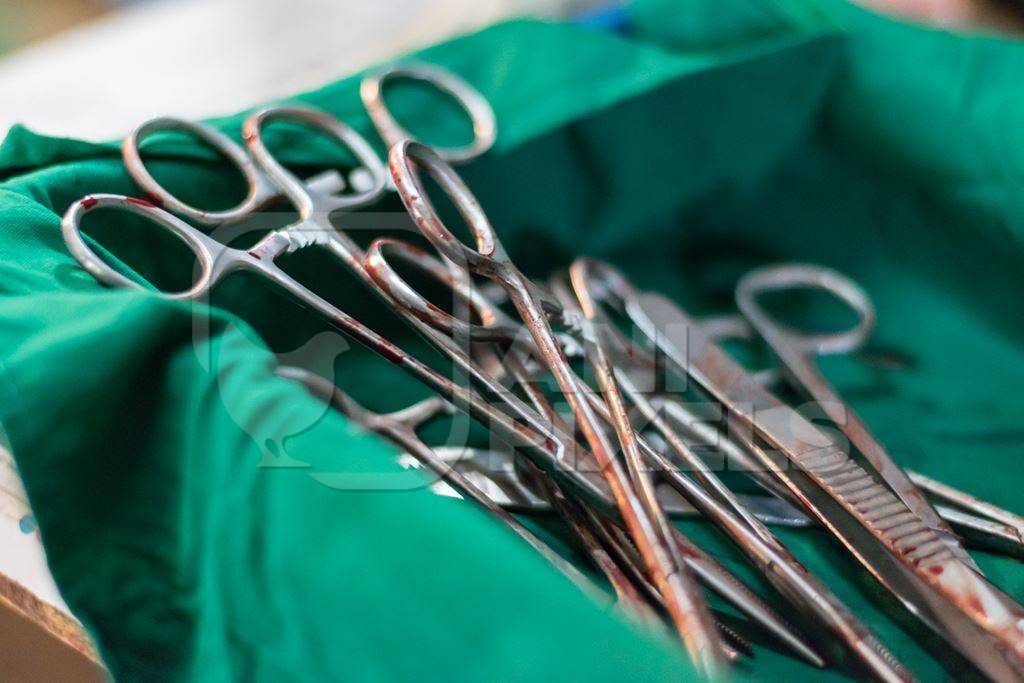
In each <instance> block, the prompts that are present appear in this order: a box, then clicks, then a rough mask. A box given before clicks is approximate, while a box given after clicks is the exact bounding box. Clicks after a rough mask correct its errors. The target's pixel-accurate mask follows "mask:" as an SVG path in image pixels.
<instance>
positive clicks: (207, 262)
mask: <svg viewBox="0 0 1024 683" xmlns="http://www.w3.org/2000/svg"><path fill="white" fill-rule="evenodd" d="M102 208H112V209H118V210H121V211H127V212H129V213H133V214H136V215H138V216H142V217H143V218H146V219H148V220H150V221H152V222H154V223H156V224H157V225H159V226H160V227H161V228H163V229H165V230H168V231H170V232H171V234H173V235H174V236H175V237H177V238H178V239H180V240H181V241H182V242H183V243H184V244H185V246H187V247H188V248H189V250H190V251H191V252H192V253H193V254H194V255H195V258H196V262H197V263H198V264H199V274H198V276H197V277H196V280H195V281H194V282H193V284H192V287H191V288H189V289H188V290H187V291H184V292H158V294H159V295H160V296H162V297H164V298H166V299H174V300H177V299H194V298H197V297H199V296H201V295H202V294H204V293H205V292H206V291H208V290H209V288H210V286H211V285H212V283H213V280H214V270H215V265H216V261H217V252H216V250H215V249H214V247H220V245H219V244H216V243H214V242H213V241H212V240H210V239H209V238H208V237H206V235H203V234H202V233H201V232H199V231H198V230H196V229H195V228H193V227H192V226H190V225H188V224H187V223H185V222H184V221H182V220H181V219H180V218H178V217H177V216H174V215H173V214H171V213H168V212H167V211H164V210H163V209H161V208H159V207H157V206H155V205H153V204H151V203H149V202H148V201H146V200H142V199H136V198H135V197H125V196H124V195H116V194H95V195H89V196H87V197H83V198H82V199H79V200H78V201H76V202H74V203H73V204H72V205H71V206H70V207H68V210H67V211H66V212H65V213H64V217H63V219H62V220H61V233H62V234H63V237H64V244H66V245H67V248H68V251H69V252H71V255H72V256H74V257H75V260H76V261H78V263H79V264H81V266H82V267H83V268H85V270H86V271H87V272H88V273H89V274H90V275H92V276H93V277H94V278H96V280H97V281H99V282H101V283H102V284H105V285H107V286H110V287H118V288H123V289H141V290H144V291H148V290H146V289H145V288H144V287H143V286H142V285H140V284H139V283H138V282H135V281H134V280H131V279H130V278H128V277H126V276H124V275H122V274H121V273H119V272H117V271H116V270H115V269H114V268H112V267H111V266H110V265H108V264H107V263H106V261H104V260H103V259H102V258H100V257H99V256H98V255H97V254H96V252H94V251H93V250H92V249H91V248H90V247H89V245H88V244H86V242H85V238H84V237H83V236H82V228H81V221H82V218H83V217H84V216H85V215H86V214H88V213H90V212H92V211H95V210H97V209H102Z"/></svg>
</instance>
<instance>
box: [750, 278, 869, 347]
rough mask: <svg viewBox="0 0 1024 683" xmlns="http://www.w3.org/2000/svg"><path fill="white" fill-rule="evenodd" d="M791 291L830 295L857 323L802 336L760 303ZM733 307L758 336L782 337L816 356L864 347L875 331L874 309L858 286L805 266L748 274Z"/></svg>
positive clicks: (805, 333) (844, 279)
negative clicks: (763, 298) (771, 294)
mask: <svg viewBox="0 0 1024 683" xmlns="http://www.w3.org/2000/svg"><path fill="white" fill-rule="evenodd" d="M794 289H810V290H820V291H824V292H826V293H828V294H831V295H832V296H834V297H836V298H837V299H839V300H840V301H842V302H843V303H845V304H846V305H847V306H849V307H850V308H851V309H852V310H853V311H854V313H856V314H857V318H858V320H857V322H856V323H855V324H854V325H853V326H852V327H850V328H849V329H846V330H841V331H839V332H823V333H810V332H805V331H803V330H800V329H797V328H794V327H792V326H790V325H786V324H785V323H782V322H780V321H778V320H776V319H775V318H774V317H773V316H772V315H771V314H770V313H768V312H767V311H766V310H765V309H764V307H763V306H762V305H761V303H760V301H759V297H760V296H762V295H763V294H766V293H768V292H780V291H787V290H794ZM736 303H737V305H738V306H739V309H740V311H741V312H742V313H743V315H744V316H746V318H747V319H748V320H749V321H750V323H751V325H753V326H754V328H755V329H757V331H758V332H759V333H760V334H761V336H763V337H765V338H768V337H770V336H774V337H778V336H780V335H781V336H783V337H785V343H787V344H790V345H793V346H797V347H800V348H801V349H802V350H804V351H807V352H812V353H816V354H819V355H829V354H839V353H848V352H850V351H854V350H856V349H858V348H860V347H861V346H863V345H864V342H866V341H867V339H868V337H870V336H871V333H872V331H873V330H874V328H875V307H874V305H872V303H871V299H870V298H869V297H868V295H867V293H865V292H864V290H863V289H861V288H860V286H859V285H857V283H855V282H854V281H853V280H851V279H850V278H848V277H846V276H845V275H843V274H842V273H839V272H837V271H835V270H832V269H831V268H825V267H822V266H815V265H811V264H806V263H783V264H778V265H772V266H766V267H764V268H758V269H756V270H753V271H751V272H750V273H748V274H747V275H745V276H744V277H743V278H741V279H740V281H739V284H738V285H737V286H736Z"/></svg>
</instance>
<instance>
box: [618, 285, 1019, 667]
mask: <svg viewBox="0 0 1024 683" xmlns="http://www.w3.org/2000/svg"><path fill="white" fill-rule="evenodd" d="M624 310H625V313H626V315H627V316H628V317H629V318H630V319H631V320H632V321H633V323H634V324H635V325H637V327H638V328H640V329H641V330H642V331H643V332H644V333H645V334H646V335H647V337H648V339H649V340H650V342H651V343H653V344H654V345H655V347H656V348H657V349H658V350H659V351H660V352H661V353H662V354H664V358H665V360H666V362H667V363H668V365H669V366H671V367H672V369H673V370H674V371H675V372H677V373H678V374H680V376H683V377H689V378H691V379H692V380H693V381H694V382H695V383H696V385H697V386H698V387H699V388H700V389H701V390H702V391H704V392H705V393H706V394H708V395H710V396H711V397H712V398H713V399H714V400H715V401H716V402H717V403H718V404H720V405H721V406H722V407H723V408H724V409H725V411H726V412H727V414H728V415H729V417H730V420H731V421H732V424H733V425H734V426H736V427H737V428H738V429H736V430H734V431H733V433H732V436H733V437H734V438H735V439H737V440H739V441H741V442H742V443H743V444H744V446H745V448H746V449H747V450H748V451H749V452H750V453H752V454H753V455H755V456H756V457H757V458H758V459H759V460H760V461H761V462H762V464H763V465H764V466H765V468H766V469H768V470H770V471H771V472H772V473H773V474H774V475H775V476H776V477H777V478H778V479H779V480H780V481H782V482H783V483H784V484H785V486H786V487H787V488H788V489H789V490H790V492H791V494H792V496H793V497H794V498H795V499H797V500H799V501H800V502H801V503H802V504H803V506H804V507H805V508H806V509H807V510H808V511H809V512H811V513H812V514H813V515H814V516H815V517H816V518H817V519H818V521H819V522H821V524H823V525H824V526H825V527H826V528H827V529H828V530H829V531H830V532H831V533H832V534H833V535H834V536H835V537H836V538H837V539H838V540H839V541H840V542H841V543H842V544H843V545H844V547H846V549H847V550H848V551H849V552H850V553H851V554H852V555H853V556H854V557H855V558H856V559H857V560H858V561H859V562H861V564H862V565H863V566H864V567H865V568H866V569H867V570H868V571H869V572H871V573H872V574H873V575H874V576H875V577H876V578H877V579H878V580H879V581H880V582H881V584H882V585H883V586H885V587H886V588H887V589H889V590H890V591H891V592H892V593H893V594H894V595H895V596H896V597H897V598H898V599H899V600H900V601H901V602H902V603H903V605H904V606H905V607H906V608H907V609H908V610H909V611H910V612H911V613H913V614H914V615H915V616H917V617H918V618H919V619H920V620H921V621H922V622H923V623H925V624H926V625H928V626H929V627H930V628H932V629H933V630H934V631H935V632H936V633H938V634H939V635H940V636H942V637H944V638H946V639H947V640H948V641H949V642H950V643H952V644H953V645H954V646H955V649H956V652H958V653H960V654H962V655H963V656H964V657H966V658H967V659H968V660H969V661H970V662H971V663H972V664H973V665H974V666H976V667H977V668H978V669H979V670H980V671H982V672H984V673H985V674H986V675H988V676H989V677H991V678H993V679H995V680H1016V681H1019V680H1024V659H1022V657H1024V609H1022V608H1021V607H1020V606H1019V605H1018V604H1017V603H1016V602H1015V601H1014V600H1013V599H1012V598H1010V597H1009V596H1007V595H1006V594H1005V593H1003V592H1002V591H1000V590H999V589H998V588H996V587H995V586H993V585H991V584H990V583H988V582H987V581H986V580H985V579H984V578H982V577H981V576H979V575H978V574H977V573H975V572H974V571H973V570H972V569H970V568H969V567H968V566H967V565H965V564H963V563H962V562H960V561H959V560H958V559H957V558H956V556H955V555H953V553H952V551H951V550H949V548H948V546H947V545H946V543H945V542H944V541H943V540H942V539H941V538H940V537H938V536H937V535H936V534H935V533H934V532H933V531H932V530H931V528H930V527H929V526H927V525H926V524H925V523H924V522H923V521H921V519H920V518H918V517H917V515H915V514H914V513H913V512H912V511H911V510H910V509H909V508H907V507H906V505H905V504H904V503H903V502H902V501H901V500H900V499H899V498H898V497H897V496H896V495H895V494H894V493H893V492H892V491H891V490H889V489H888V488H887V487H886V486H885V485H884V484H882V483H880V482H878V481H877V480H876V479H875V477H874V475H872V474H871V473H870V472H868V471H866V470H865V469H864V468H863V467H862V466H861V465H860V464H859V463H858V462H857V461H855V460H854V459H852V458H851V457H850V455H849V453H847V452H846V451H845V450H844V449H842V448H840V447H838V446H837V445H836V444H835V442H833V441H832V440H831V439H830V438H829V437H828V436H827V435H826V434H824V433H823V432H821V431H820V430H819V429H818V428H817V427H816V426H815V425H813V424H812V423H811V422H810V421H808V420H807V419H806V418H805V417H803V416H802V415H800V414H799V413H798V412H797V411H795V410H794V409H792V408H791V407H789V406H788V405H786V404H785V403H784V402H783V401H782V400H781V399H779V398H778V397H777V396H775V395H774V394H772V393H771V392H769V391H768V390H767V389H765V388H764V386H763V385H762V384H761V383H760V382H758V381H757V380H756V379H755V378H753V377H752V376H751V374H750V373H748V372H747V371H746V370H744V369H743V368H742V367H741V366H740V365H739V364H737V363H736V362H735V361H734V360H733V359H732V358H731V357H729V356H728V354H726V353H725V352H724V351H723V350H722V349H721V348H720V347H718V346H717V345H716V344H715V343H714V342H713V340H711V339H709V338H708V337H707V335H706V334H704V333H703V332H702V330H701V329H700V327H699V325H697V324H695V323H694V321H693V320H692V319H691V318H690V317H689V316H688V315H686V314H685V313H684V312H683V311H682V310H681V309H679V307H678V306H676V305H675V304H674V303H673V302H671V301H669V300H668V299H667V298H665V297H663V296H660V295H658V294H654V293H640V294H638V295H637V296H636V298H633V299H631V300H630V301H628V302H626V303H625V305H624ZM655 320H657V321H658V322H657V323H655ZM765 449H770V450H771V451H772V452H773V453H777V454H781V455H782V456H784V460H785V462H786V463H789V464H791V465H792V467H785V466H780V464H779V463H776V462H775V460H774V455H772V454H769V453H768V452H767V451H766V450H765Z"/></svg>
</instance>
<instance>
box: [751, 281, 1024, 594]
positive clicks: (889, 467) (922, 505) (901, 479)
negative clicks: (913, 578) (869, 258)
mask: <svg viewBox="0 0 1024 683" xmlns="http://www.w3.org/2000/svg"><path fill="white" fill-rule="evenodd" d="M793 289H817V290H821V291H824V292H826V293H828V294H830V295H832V296H834V297H836V298H838V299H839V300H840V301H843V302H845V303H846V304H848V305H849V306H850V308H851V309H853V311H854V312H856V313H857V315H858V322H857V323H856V325H854V326H853V327H851V328H850V329H849V330H847V331H845V332H842V333H840V334H825V335H815V334H809V333H806V332H802V331H799V330H796V329H793V328H791V327H789V326H788V325H785V324H783V323H781V322H780V321H778V320H776V319H774V318H773V317H772V316H771V315H770V314H769V313H768V311H767V310H765V309H764V308H763V307H762V306H761V304H760V302H759V299H758V297H760V296H761V295H763V294H766V293H769V292H779V291H787V290H793ZM736 301H737V305H738V306H739V308H740V311H741V312H742V313H743V315H744V317H745V318H746V319H747V320H748V321H749V323H750V325H751V327H753V328H754V330H756V331H757V333H758V334H759V335H760V336H761V338H762V339H764V341H765V343H766V344H767V345H768V346H769V348H771V350H772V351H773V352H774V353H775V355H776V356H777V357H778V358H779V359H780V361H781V362H782V364H783V369H784V371H785V372H784V375H785V376H786V377H787V379H789V381H790V382H791V383H792V384H793V385H794V386H795V387H796V388H797V389H798V390H801V391H803V392H804V393H805V394H807V395H808V396H809V397H810V398H811V399H813V400H814V401H815V402H816V403H817V404H818V405H820V406H821V407H822V408H823V410H824V411H825V413H826V415H827V416H828V417H829V419H830V420H832V422H833V423H835V425H836V426H837V427H839V429H840V430H842V432H843V433H844V434H845V435H846V437H847V438H848V439H850V442H851V443H852V444H853V445H854V447H855V448H856V449H857V450H858V451H859V452H860V453H861V455H863V456H864V458H865V459H866V460H867V461H868V462H869V463H871V465H872V467H874V468H875V470H876V472H878V474H879V475H880V476H881V477H882V478H883V479H884V480H885V481H886V483H888V484H889V486H890V487H892V489H893V491H894V492H896V494H897V495H899V497H900V499H901V500H902V501H903V502H904V503H905V504H906V505H907V507H908V508H910V510H911V511H912V512H914V513H915V514H916V515H918V517H920V518H921V519H922V521H924V522H926V523H928V524H929V525H930V526H931V527H932V529H933V531H935V532H936V533H937V534H938V535H940V536H941V537H942V538H943V540H944V541H945V542H946V544H947V545H948V546H949V547H950V549H951V550H952V551H953V553H954V555H956V556H957V558H958V559H960V560H962V561H963V562H964V563H965V564H967V565H968V566H969V567H971V568H972V569H974V570H975V571H976V572H978V573H979V574H980V573H981V569H980V568H979V567H978V566H977V564H976V563H975V562H974V560H973V559H972V558H971V557H970V555H969V554H968V553H967V552H966V551H965V550H964V548H963V546H962V545H961V543H960V540H959V537H957V535H956V534H955V533H954V532H953V531H952V530H951V529H950V528H949V526H948V525H947V522H949V523H952V524H954V525H955V526H956V527H957V528H958V529H961V530H963V531H964V532H965V533H969V534H971V537H972V539H974V540H976V541H978V542H981V543H984V542H985V540H986V539H985V537H986V536H989V537H991V540H992V541H998V540H1000V539H1002V540H1003V541H1004V543H1003V544H1000V547H1003V548H1007V549H1010V550H1011V551H1012V552H1015V553H1016V554H1020V551H1021V547H1020V544H1021V543H1022V542H1024V541H1022V538H1021V535H1020V532H1021V530H1024V519H1022V518H1021V517H1020V516H1018V515H1015V514H1013V513H1011V512H1008V511H1007V510H1003V509H1002V508H999V507H997V506H995V505H992V504H990V503H985V502H984V501H980V500H978V499H977V498H974V497H973V496H970V495H968V494H966V493H964V492H963V491H959V490H957V489H955V488H953V487H951V486H948V485H945V484H941V483H939V482H937V481H935V480H933V479H930V478H928V477H925V476H923V475H920V474H917V473H911V472H909V471H907V470H904V469H903V468H901V467H900V466H899V465H898V464H897V463H896V462H895V461H894V460H893V459H892V457H891V456H890V455H889V454H888V452H886V450H885V448H884V447H883V446H882V445H881V444H880V443H879V442H878V440H877V439H875V437H874V436H873V435H872V434H871V433H870V431H869V430H868V427H867V425H866V424H865V423H864V421H863V420H861V418H860V417H859V416H858V415H857V413H856V412H855V411H854V410H853V409H852V408H851V407H850V406H849V405H848V404H846V403H845V402H844V401H843V400H842V397H841V396H840V395H839V393H838V392H837V391H836V390H835V388H834V387H832V386H831V385H830V384H829V383H828V380H826V379H825V378H824V376H823V375H822V374H821V372H820V371H819V370H818V368H817V365H816V364H815V362H814V358H815V356H821V355H831V354H842V353H851V352H853V351H856V350H857V349H859V348H861V347H863V345H864V343H865V342H866V341H867V339H868V337H870V336H871V332H872V331H873V329H874V323H875V319H876V315H875V309H874V306H873V305H872V303H871V299H870V298H869V297H868V295H867V294H866V293H865V292H864V290H863V289H861V288H860V287H859V286H858V285H857V284H856V283H855V282H853V281H852V280H850V279H849V278H847V277H846V276H844V275H843V274H842V273H839V272H837V271H835V270H832V269H829V268H823V267H821V266H816V265H812V264H805V263H783V264H777V265H772V266H767V267H764V268H759V269H757V270H754V271H751V272H750V273H748V274H747V275H745V276H744V277H743V278H741V279H740V281H739V284H738V285H737V288H736ZM924 492H927V493H930V494H932V496H934V497H937V498H941V499H945V500H947V501H949V502H953V503H955V504H957V505H959V506H961V507H963V508H965V509H966V510H969V511H971V512H973V513H976V515H968V514H964V513H962V512H960V511H958V510H954V509H952V508H949V507H946V506H940V507H938V508H933V507H932V506H931V505H930V504H929V502H928V500H927V498H926V497H925V495H924ZM985 518H987V519H988V520H991V521H990V522H989V521H986V519H985ZM994 523H998V524H999V525H1002V526H996V525H995V524H994ZM1008 532H1009V533H1008ZM1014 537H1016V539H1014Z"/></svg>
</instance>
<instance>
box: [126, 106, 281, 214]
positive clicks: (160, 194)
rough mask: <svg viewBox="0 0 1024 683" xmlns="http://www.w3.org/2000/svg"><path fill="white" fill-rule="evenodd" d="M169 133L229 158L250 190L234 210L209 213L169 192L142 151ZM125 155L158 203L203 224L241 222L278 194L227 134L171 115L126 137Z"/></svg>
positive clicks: (130, 170)
mask: <svg viewBox="0 0 1024 683" xmlns="http://www.w3.org/2000/svg"><path fill="white" fill-rule="evenodd" d="M168 131H177V132H180V133H186V134H188V135H192V136H194V137H196V138H198V139H200V140H202V141H203V142H205V143H207V144H209V145H210V146H211V147H213V149H214V150H216V151H217V152H218V153H219V154H221V155H222V156H224V157H226V158H227V159H228V161H230V162H231V164H232V165H234V167H235V168H236V169H238V172H239V173H241V174H242V177H243V178H244V179H245V183H246V186H247V188H248V191H247V193H246V196H245V198H244V199H243V200H242V201H241V202H240V203H239V204H237V205H235V206H233V207H232V208H230V209H224V210H221V211H206V210H204V209H200V208H198V207H195V206H192V205H191V204H187V203H185V202H183V201H181V200H180V199H178V198H177V197H175V196H174V195H173V194H171V193H170V192H169V191H168V190H167V189H165V188H164V186H163V185H161V184H160V183H159V182H157V180H156V178H154V177H153V175H152V174H151V173H150V172H149V169H147V168H146V164H145V163H144V162H143V161H142V155H141V154H140V151H139V150H140V147H141V145H142V143H143V142H144V141H145V140H146V139H147V138H150V137H152V136H153V135H156V134H158V133H164V132H168ZM121 156H122V158H123V159H124V165H125V168H127V169H128V173H129V174H130V175H131V176H132V178H133V179H134V180H135V182H136V183H137V184H138V185H139V187H141V188H142V190H143V191H144V192H145V193H146V194H148V195H149V196H150V197H152V198H153V200H154V201H155V202H156V203H157V204H159V205H160V206H162V207H164V208H166V209H167V210H169V211H173V212H174V213H176V214H178V215H180V216H184V217H186V218H188V219H189V220H192V221H194V222H196V223H199V224H201V225H221V224H223V223H230V222H234V221H238V220H241V219H242V218H244V217H245V216H247V215H249V214H250V213H252V212H253V211H254V210H255V209H256V208H258V207H259V205H260V204H261V203H263V202H264V201H266V200H267V199H268V198H269V197H270V196H271V195H273V194H274V192H273V190H272V189H271V188H270V187H269V186H268V184H267V181H266V179H265V178H264V177H263V176H262V174H260V172H259V170H258V169H257V168H256V164H255V163H254V162H253V160H252V158H251V157H250V156H249V155H248V154H247V153H246V151H245V149H244V148H243V147H242V146H241V145H239V144H237V143H236V142H235V141H234V140H232V139H231V138H229V137H228V136H227V135H225V134H224V133H222V132H220V131H219V130H217V129H216V128H213V127H212V126H208V125H206V124H204V123H196V122H194V121H187V120H185V119H179V118H174V117H170V116H163V117H160V118H155V119H150V120H149V121H146V122H145V123H143V124H142V125H141V126H139V127H138V128H136V129H135V130H133V131H132V132H131V133H129V134H128V135H127V136H126V137H125V139H124V142H122V143H121Z"/></svg>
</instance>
